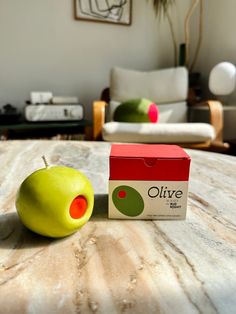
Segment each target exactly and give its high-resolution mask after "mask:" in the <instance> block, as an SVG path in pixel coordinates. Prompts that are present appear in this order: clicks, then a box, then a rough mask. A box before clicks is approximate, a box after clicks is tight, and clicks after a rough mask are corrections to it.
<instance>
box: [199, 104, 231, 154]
mask: <svg viewBox="0 0 236 314" xmlns="http://www.w3.org/2000/svg"><path fill="white" fill-rule="evenodd" d="M196 105H197V106H207V107H208V108H209V113H210V124H211V125H212V126H213V128H214V129H215V134H216V137H215V139H214V141H213V142H212V145H213V146H215V147H218V148H220V147H222V148H223V149H228V148H229V144H228V143H224V142H223V127H224V119H223V107H222V104H221V102H220V101H217V100H206V101H203V102H201V103H197V104H196Z"/></svg>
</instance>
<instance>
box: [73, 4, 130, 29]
mask: <svg viewBox="0 0 236 314" xmlns="http://www.w3.org/2000/svg"><path fill="white" fill-rule="evenodd" d="M74 10H75V19H76V20H81V21H82V20H84V21H91V22H104V23H113V24H120V25H131V15H132V0H74Z"/></svg>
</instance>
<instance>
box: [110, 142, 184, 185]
mask: <svg viewBox="0 0 236 314" xmlns="http://www.w3.org/2000/svg"><path fill="white" fill-rule="evenodd" d="M189 167H190V157H189V156H188V154H187V153H186V152H185V151H184V150H183V149H182V148H181V147H180V146H177V145H161V144H113V145H112V147H111V152H110V180H153V181H154V180H162V181H188V178H189Z"/></svg>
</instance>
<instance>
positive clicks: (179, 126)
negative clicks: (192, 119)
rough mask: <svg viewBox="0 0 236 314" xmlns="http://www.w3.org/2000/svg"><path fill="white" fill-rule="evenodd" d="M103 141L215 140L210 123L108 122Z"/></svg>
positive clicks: (168, 141)
mask: <svg viewBox="0 0 236 314" xmlns="http://www.w3.org/2000/svg"><path fill="white" fill-rule="evenodd" d="M102 135H103V139H104V140H105V141H110V142H120V141H121V139H122V142H133V143H202V142H206V141H210V140H213V139H214V138H215V130H214V128H213V127H212V126H211V125H210V124H208V123H125V122H115V121H113V122H108V123H105V124H104V126H103V129H102Z"/></svg>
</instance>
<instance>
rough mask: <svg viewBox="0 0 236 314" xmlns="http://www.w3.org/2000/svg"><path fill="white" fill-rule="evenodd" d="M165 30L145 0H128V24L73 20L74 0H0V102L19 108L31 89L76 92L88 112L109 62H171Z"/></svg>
mask: <svg viewBox="0 0 236 314" xmlns="http://www.w3.org/2000/svg"><path fill="white" fill-rule="evenodd" d="M168 36H169V30H168V29H167V28H166V27H165V26H164V27H162V29H161V36H160V25H159V24H158V23H157V20H156V18H155V14H154V12H153V10H152V5H151V2H149V3H147V1H146V0H145V1H144V0H142V1H140V0H133V21H132V25H131V26H118V25H113V24H105V23H94V22H84V21H77V20H75V19H74V18H73V0H70V1H58V0H40V1H38V0H21V1H13V0H1V1H0V41H1V46H0V47H1V48H0V106H3V105H4V104H6V103H12V104H13V105H15V106H17V107H18V108H23V107H24V105H25V100H27V99H29V93H30V91H52V92H53V94H54V95H57V96H59V95H60V96H78V97H79V99H80V101H81V102H82V103H84V104H85V105H86V116H87V117H90V116H91V103H92V100H94V99H97V98H98V97H99V96H100V92H101V90H102V88H104V87H106V86H107V85H108V79H109V70H110V68H111V67H112V66H114V65H118V66H123V67H127V68H134V69H140V70H150V69H154V68H157V67H161V66H168V65H169V64H170V63H171V62H170V59H171V56H172V51H171V50H172V49H171V41H170V40H169V37H168ZM163 38H164V40H162V42H160V41H161V39H163Z"/></svg>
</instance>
